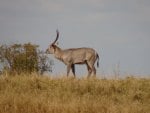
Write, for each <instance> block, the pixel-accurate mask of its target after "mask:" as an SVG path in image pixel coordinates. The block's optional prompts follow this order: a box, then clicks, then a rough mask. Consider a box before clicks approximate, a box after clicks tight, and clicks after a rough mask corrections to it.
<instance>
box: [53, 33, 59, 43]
mask: <svg viewBox="0 0 150 113" xmlns="http://www.w3.org/2000/svg"><path fill="white" fill-rule="evenodd" d="M56 33H57V36H56V39H55V41H54V42H53V43H52V44H55V43H56V41H57V40H58V38H59V31H58V30H56Z"/></svg>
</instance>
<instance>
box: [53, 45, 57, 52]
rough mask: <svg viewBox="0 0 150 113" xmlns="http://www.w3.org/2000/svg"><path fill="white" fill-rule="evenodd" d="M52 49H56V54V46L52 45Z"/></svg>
mask: <svg viewBox="0 0 150 113" xmlns="http://www.w3.org/2000/svg"><path fill="white" fill-rule="evenodd" d="M52 47H53V48H54V52H55V51H56V46H55V45H54V44H52Z"/></svg>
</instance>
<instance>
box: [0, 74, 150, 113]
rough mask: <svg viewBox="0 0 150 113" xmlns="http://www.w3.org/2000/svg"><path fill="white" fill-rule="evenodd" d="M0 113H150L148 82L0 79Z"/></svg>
mask: <svg viewBox="0 0 150 113" xmlns="http://www.w3.org/2000/svg"><path fill="white" fill-rule="evenodd" d="M0 113H150V79H149V78H134V77H127V78H124V79H96V78H95V79H94V78H91V79H85V78H80V79H78V78H76V79H73V78H65V77H60V78H52V77H47V76H38V75H36V74H31V75H25V74H21V75H15V76H9V75H8V76H6V75H1V76H0Z"/></svg>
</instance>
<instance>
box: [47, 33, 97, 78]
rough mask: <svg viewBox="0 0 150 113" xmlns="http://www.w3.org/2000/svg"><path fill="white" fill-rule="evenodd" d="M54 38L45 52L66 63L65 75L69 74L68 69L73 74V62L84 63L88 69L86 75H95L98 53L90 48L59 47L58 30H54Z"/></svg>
mask: <svg viewBox="0 0 150 113" xmlns="http://www.w3.org/2000/svg"><path fill="white" fill-rule="evenodd" d="M56 34H57V35H56V39H55V40H54V42H53V43H51V44H50V46H49V47H48V49H47V50H46V53H47V54H53V55H54V56H55V58H56V59H58V60H60V61H62V62H63V63H64V64H65V65H67V77H68V75H69V72H70V70H72V73H73V75H74V77H75V76H76V75H75V64H86V66H87V70H88V76H87V77H89V76H91V74H92V73H93V74H94V76H96V69H95V66H94V64H95V62H96V60H97V67H99V55H98V53H97V52H96V51H95V50H94V49H92V48H86V47H82V48H70V49H61V48H60V47H58V46H57V45H56V42H57V40H58V38H59V31H58V30H56Z"/></svg>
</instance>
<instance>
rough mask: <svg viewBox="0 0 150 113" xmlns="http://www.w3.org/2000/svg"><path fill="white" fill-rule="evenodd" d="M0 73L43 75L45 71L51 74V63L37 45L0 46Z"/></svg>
mask: <svg viewBox="0 0 150 113" xmlns="http://www.w3.org/2000/svg"><path fill="white" fill-rule="evenodd" d="M0 65H1V66H2V69H1V73H3V72H9V73H10V74H14V73H17V74H19V73H22V72H23V73H32V72H38V73H40V74H43V73H44V72H46V71H50V72H52V65H53V61H52V60H51V59H49V58H48V57H47V55H46V54H45V52H43V51H41V50H40V49H39V46H38V45H35V44H31V43H26V44H13V45H1V46H0Z"/></svg>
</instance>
